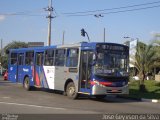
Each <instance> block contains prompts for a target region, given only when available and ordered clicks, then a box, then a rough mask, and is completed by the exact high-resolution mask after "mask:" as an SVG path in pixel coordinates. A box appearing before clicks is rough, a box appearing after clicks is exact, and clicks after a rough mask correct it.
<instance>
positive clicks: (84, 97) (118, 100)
mask: <svg viewBox="0 0 160 120" xmlns="http://www.w3.org/2000/svg"><path fill="white" fill-rule="evenodd" d="M11 84H14V83H12V82H10V81H4V80H2V79H0V86H10V85H11ZM14 85H16V84H14ZM31 91H35V92H36V91H42V92H46V93H53V94H58V95H63V91H58V90H50V89H45V88H33V89H32V90H31ZM66 97H67V96H66ZM68 99H69V98H68ZM78 100H81V101H82V100H83V101H85V100H91V101H96V102H103V103H127V102H140V101H139V100H133V99H127V98H119V97H115V96H111V95H110V96H106V97H105V98H104V99H96V98H95V97H94V96H88V95H82V94H81V95H80V96H79V98H78V99H76V101H78Z"/></svg>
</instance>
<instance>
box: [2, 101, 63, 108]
mask: <svg viewBox="0 0 160 120" xmlns="http://www.w3.org/2000/svg"><path fill="white" fill-rule="evenodd" d="M0 104H7V105H17V106H26V107H37V108H47V109H57V110H66V109H65V108H58V107H48V106H39V105H29V104H21V103H9V102H0Z"/></svg>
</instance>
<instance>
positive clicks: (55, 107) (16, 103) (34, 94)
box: [0, 78, 160, 114]
mask: <svg viewBox="0 0 160 120" xmlns="http://www.w3.org/2000/svg"><path fill="white" fill-rule="evenodd" d="M0 113H1V114H4V113H12V114H106V113H107V114H108V113H111V114H112V113H113V114H119V113H129V114H144V113H148V114H153V113H154V114H155V113H160V104H159V103H150V102H140V101H135V100H127V99H122V98H116V97H112V96H110V97H109V96H108V97H106V98H105V99H104V100H96V99H94V98H88V97H81V98H79V99H78V100H71V99H69V98H68V97H66V96H63V95H62V94H60V93H57V92H54V91H46V90H41V89H38V90H34V91H26V90H24V89H23V87H22V85H21V84H15V83H11V82H9V81H3V80H2V79H1V78H0Z"/></svg>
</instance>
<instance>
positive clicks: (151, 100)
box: [117, 95, 160, 103]
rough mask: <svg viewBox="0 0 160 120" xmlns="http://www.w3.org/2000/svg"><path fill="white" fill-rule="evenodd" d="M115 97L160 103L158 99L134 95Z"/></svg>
mask: <svg viewBox="0 0 160 120" xmlns="http://www.w3.org/2000/svg"><path fill="white" fill-rule="evenodd" d="M117 97H119V98H124V99H129V100H137V101H142V102H152V103H160V100H158V99H146V98H134V97H129V96H120V95H118V96H117Z"/></svg>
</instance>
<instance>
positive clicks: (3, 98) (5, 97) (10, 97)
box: [2, 97, 11, 99]
mask: <svg viewBox="0 0 160 120" xmlns="http://www.w3.org/2000/svg"><path fill="white" fill-rule="evenodd" d="M2 98H3V99H9V98H11V97H2Z"/></svg>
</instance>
